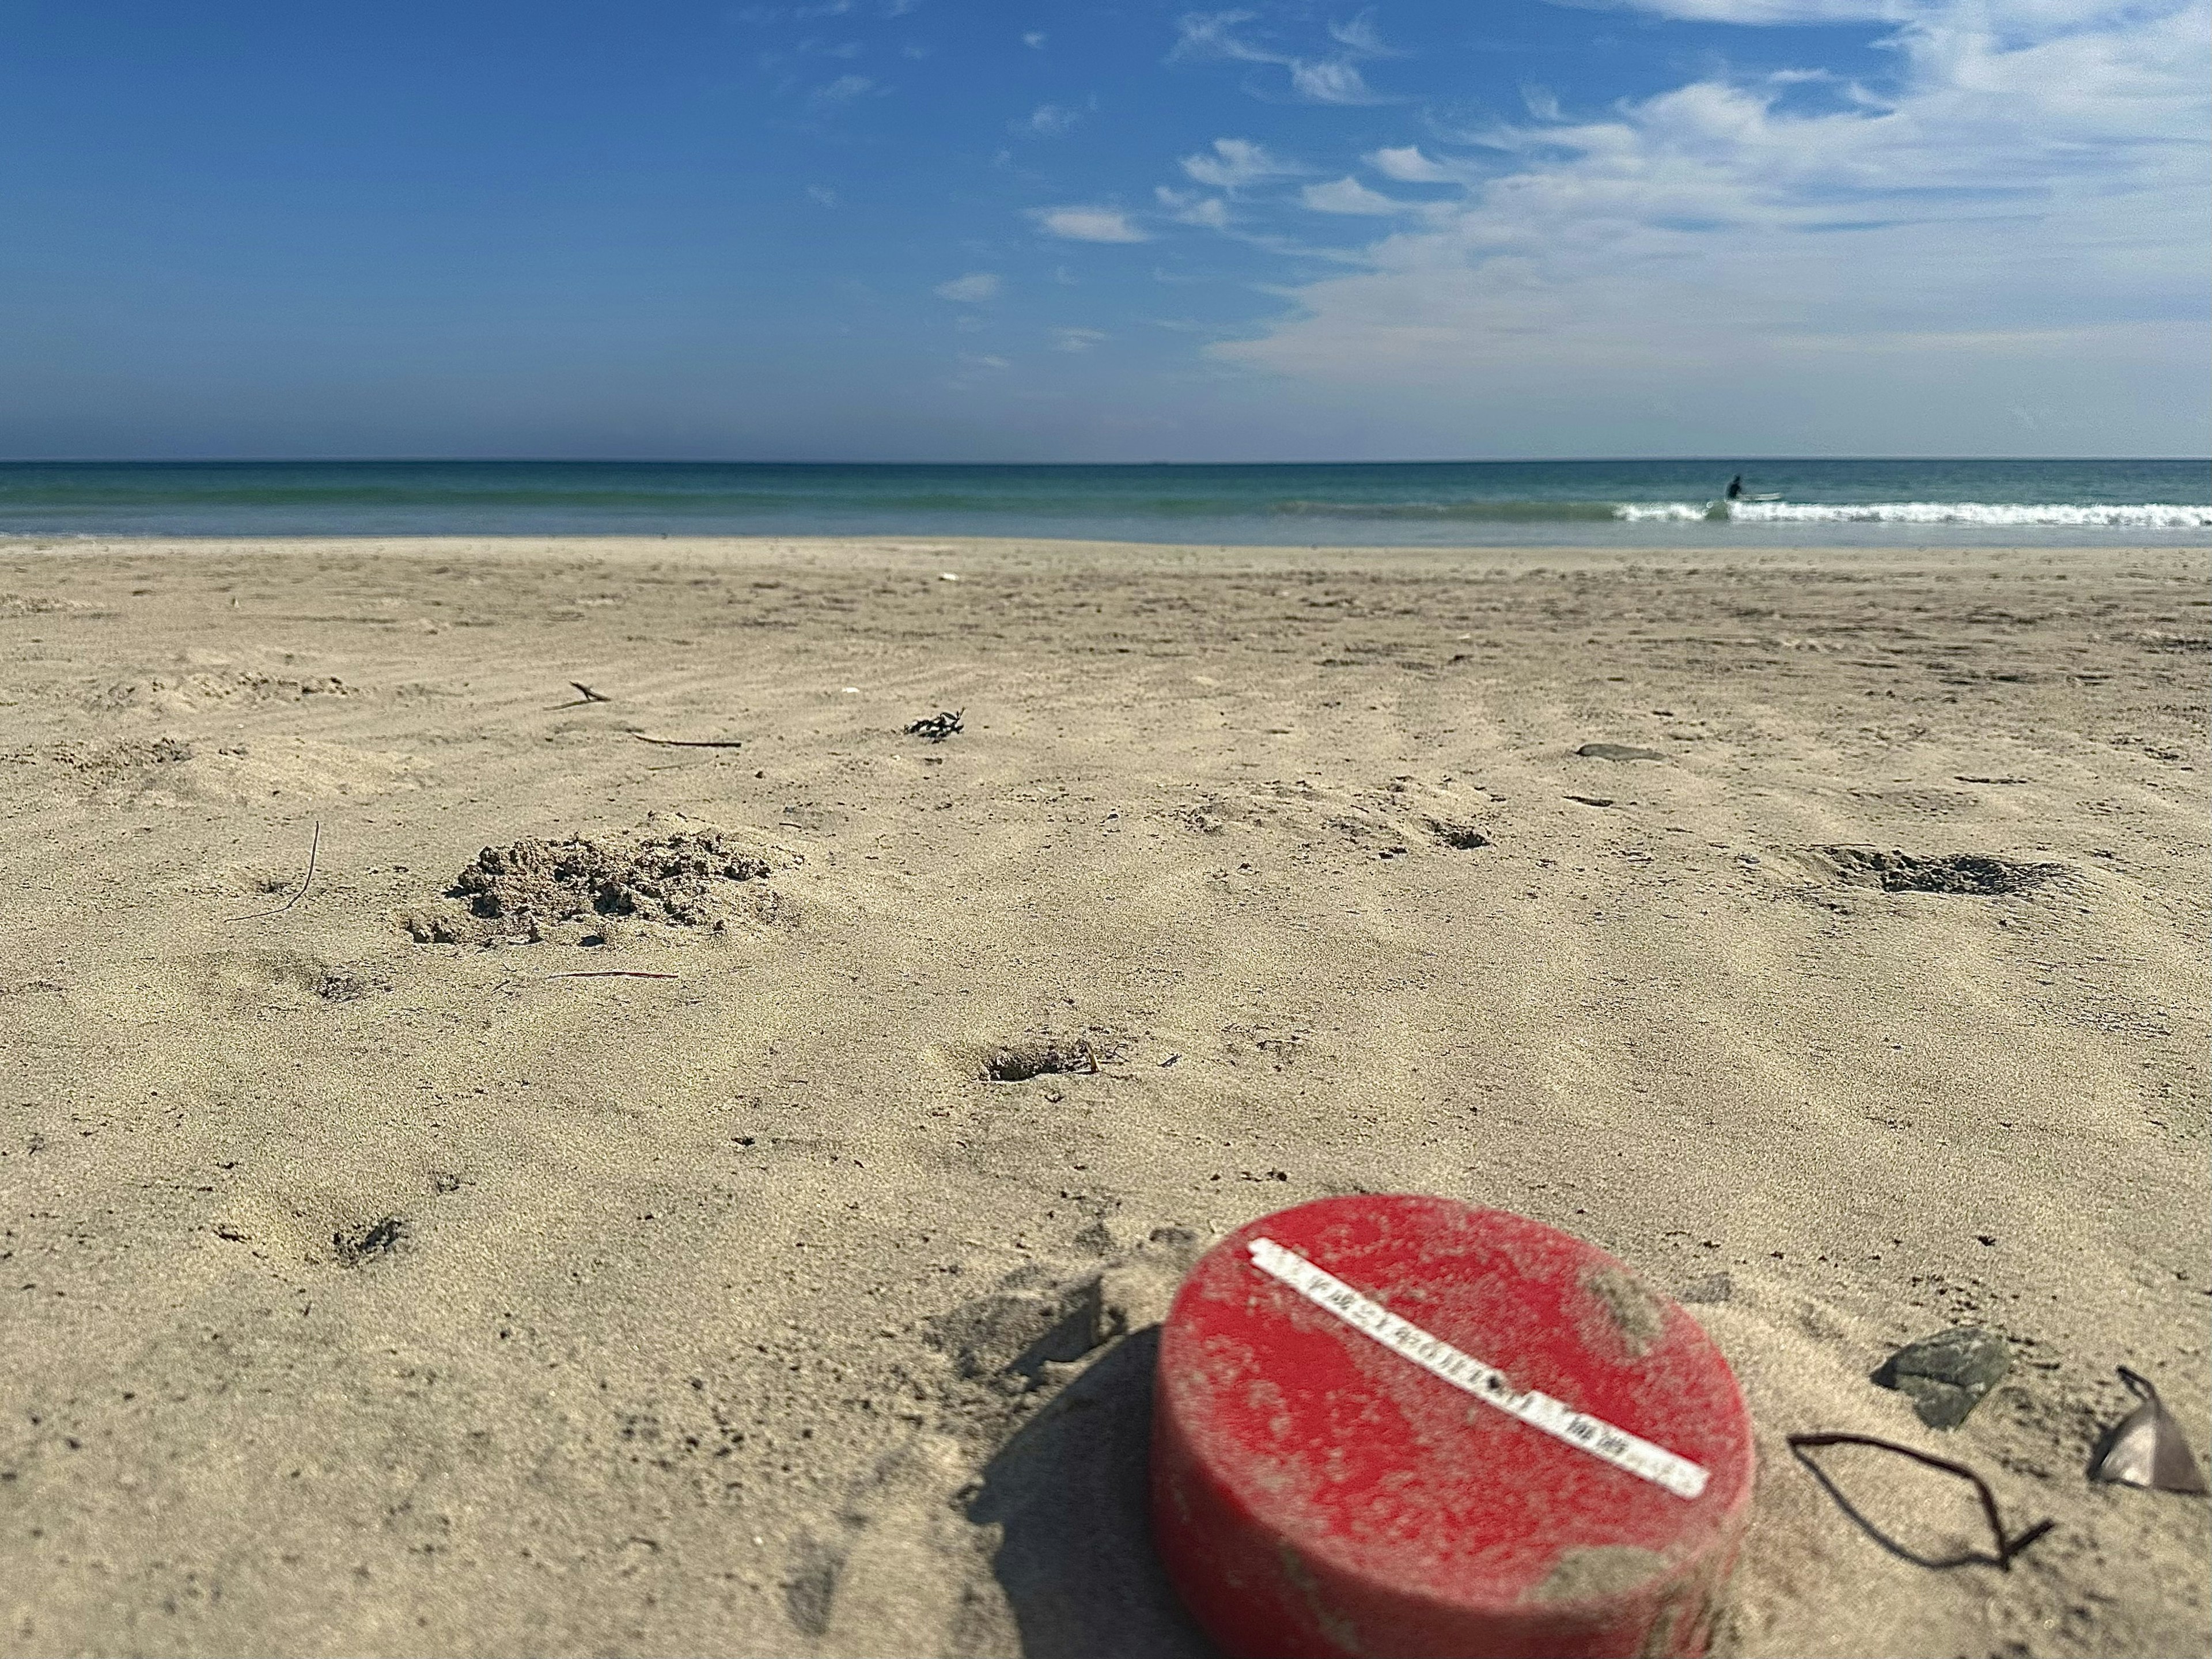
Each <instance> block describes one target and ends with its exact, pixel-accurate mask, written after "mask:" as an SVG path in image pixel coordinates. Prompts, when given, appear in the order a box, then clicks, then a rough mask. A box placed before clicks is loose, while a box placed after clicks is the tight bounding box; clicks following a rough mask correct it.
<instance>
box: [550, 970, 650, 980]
mask: <svg viewBox="0 0 2212 1659" xmlns="http://www.w3.org/2000/svg"><path fill="white" fill-rule="evenodd" d="M545 977H546V978H548V979H677V978H680V977H681V975H676V974H649V973H647V972H646V970H645V969H642V968H579V969H572V970H571V971H569V972H568V973H565V974H548V975H545Z"/></svg>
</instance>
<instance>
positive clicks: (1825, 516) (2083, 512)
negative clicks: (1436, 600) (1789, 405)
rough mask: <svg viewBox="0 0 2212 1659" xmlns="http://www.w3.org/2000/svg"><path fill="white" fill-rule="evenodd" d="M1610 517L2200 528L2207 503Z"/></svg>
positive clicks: (1697, 506) (1866, 506) (1690, 509)
mask: <svg viewBox="0 0 2212 1659" xmlns="http://www.w3.org/2000/svg"><path fill="white" fill-rule="evenodd" d="M1613 517H1615V518H1616V519H1621V520H1627V521H1629V522H1631V523H1674V524H1686V523H1690V522H1692V521H1693V520H1699V519H1721V518H1727V519H1729V520H1734V521H1735V522H1736V523H1739V524H1961V525H1996V526H2006V525H2019V526H2051V527H2055V528H2059V529H2066V528H2074V527H2080V528H2084V529H2087V528H2106V529H2118V530H2202V529H2205V528H2207V527H2208V526H2212V505H2206V506H2191V505H2185V504H2181V503H2176V502H2172V501H2141V502H2136V503H2132V504H2122V503H2118V502H2109V503H2080V502H2073V501H2051V502H2027V501H1844V502H1832V501H1730V502H1728V503H1726V504H1725V505H1724V506H1723V505H1722V504H1719V503H1715V502H1705V501H1648V502H1638V501H1624V502H1622V503H1621V504H1620V505H1619V506H1617V507H1614V508H1613Z"/></svg>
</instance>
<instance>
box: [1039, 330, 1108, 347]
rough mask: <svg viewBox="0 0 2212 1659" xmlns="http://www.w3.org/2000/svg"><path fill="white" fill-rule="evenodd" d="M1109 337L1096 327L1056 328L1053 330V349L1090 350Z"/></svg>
mask: <svg viewBox="0 0 2212 1659" xmlns="http://www.w3.org/2000/svg"><path fill="white" fill-rule="evenodd" d="M1108 338H1109V336H1107V335H1105V334H1103V333H1101V332H1100V331H1098V330H1097V329H1095V328H1056V329H1054V330H1053V348H1052V349H1054V351H1076V352H1081V351H1088V350H1090V349H1091V348H1092V347H1093V346H1096V345H1099V344H1101V343H1103V342H1104V341H1106V340H1107V339H1108Z"/></svg>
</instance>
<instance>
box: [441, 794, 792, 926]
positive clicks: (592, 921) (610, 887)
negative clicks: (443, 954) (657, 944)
mask: <svg viewBox="0 0 2212 1659" xmlns="http://www.w3.org/2000/svg"><path fill="white" fill-rule="evenodd" d="M798 861H799V860H796V859H794V858H793V856H792V855H790V854H784V855H783V856H782V857H781V859H779V858H778V857H777V856H776V855H775V849H771V848H767V847H764V846H763V845H761V844H758V843H757V842H754V841H751V840H750V839H748V838H747V837H744V836H740V835H738V834H736V833H734V832H732V831H729V830H726V829H718V828H716V827H714V826H713V825H711V824H704V823H695V822H694V821H692V820H690V819H688V818H685V817H683V816H682V815H681V814H659V813H656V814H654V815H653V817H650V818H648V819H647V822H646V823H645V825H644V826H643V827H642V828H641V829H634V830H623V831H617V832H616V833H613V834H610V835H599V836H569V837H568V839H567V840H565V841H547V840H544V839H543V838H540V837H535V836H532V837H527V838H526V839H524V840H521V841H517V842H511V843H509V844H508V845H507V846H505V847H487V848H484V849H483V851H482V852H481V853H479V854H477V856H476V857H475V858H473V859H471V860H469V862H468V863H467V864H466V865H465V866H462V868H461V872H460V873H459V875H458V876H456V877H455V878H453V886H452V887H451V888H450V889H448V890H447V895H446V896H447V898H448V899H453V900H459V901H460V903H459V904H458V905H450V904H449V905H446V906H440V907H434V908H429V909H426V910H418V911H415V912H410V913H409V914H407V915H404V916H403V917H402V918H401V923H402V926H404V927H405V928H406V930H407V931H408V933H410V935H412V936H413V938H414V939H416V942H417V943H418V944H441V945H454V944H480V943H489V942H491V941H493V940H497V939H526V940H528V941H530V942H531V943H533V944H536V943H540V942H543V941H545V940H548V939H566V940H568V942H572V943H574V942H580V941H582V940H586V939H605V937H607V935H606V933H605V928H606V926H607V924H608V923H609V922H610V921H613V920H615V919H620V920H622V921H629V922H632V923H636V924H641V925H642V926H645V927H662V928H686V927H703V928H717V927H723V926H725V925H726V923H727V921H728V920H729V916H730V908H729V902H728V890H729V889H730V888H732V887H733V886H736V885H738V884H743V883H746V882H754V881H761V880H764V879H765V878H767V877H768V876H769V875H770V874H772V873H773V872H775V870H776V869H778V868H779V867H789V866H791V865H792V864H793V863H796V862H798ZM576 924H584V926H582V927H579V926H577V925H576Z"/></svg>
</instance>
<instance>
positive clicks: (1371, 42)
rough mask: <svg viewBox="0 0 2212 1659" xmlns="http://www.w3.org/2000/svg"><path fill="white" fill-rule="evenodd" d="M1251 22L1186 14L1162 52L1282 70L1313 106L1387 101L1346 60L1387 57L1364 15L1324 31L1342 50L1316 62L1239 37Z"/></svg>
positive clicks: (1232, 14)
mask: <svg viewBox="0 0 2212 1659" xmlns="http://www.w3.org/2000/svg"><path fill="white" fill-rule="evenodd" d="M1257 17H1258V14H1257V13H1255V12H1249V11H1215V12H1197V11H1194V12H1187V13H1185V14H1184V15H1182V16H1181V17H1179V18H1177V19H1176V43H1175V46H1173V48H1172V49H1170V52H1168V61H1169V62H1170V64H1177V63H1206V62H1209V61H1212V62H1226V63H1232V64H1267V65H1270V66H1272V67H1273V68H1277V69H1281V70H1286V71H1288V73H1289V76H1290V82H1291V90H1292V91H1294V92H1295V93H1297V95H1298V96H1299V97H1301V98H1304V99H1306V100H1308V101H1310V102H1312V103H1316V104H1374V103H1382V102H1385V101H1387V100H1384V99H1383V98H1381V97H1379V96H1377V94H1375V93H1374V92H1373V91H1372V90H1370V88H1369V87H1368V85H1367V82H1366V81H1365V80H1364V78H1363V77H1362V76H1361V75H1360V72H1359V70H1358V65H1357V64H1354V63H1353V62H1352V59H1353V58H1358V57H1381V56H1385V55H1389V52H1388V48H1386V47H1384V46H1383V44H1382V41H1381V40H1380V38H1379V37H1378V36H1376V33H1375V31H1374V27H1373V25H1372V24H1371V23H1369V22H1368V21H1366V19H1365V18H1364V15H1363V16H1362V17H1358V18H1355V19H1353V20H1352V21H1351V22H1350V23H1346V24H1340V25H1337V26H1335V27H1332V28H1331V29H1330V31H1329V33H1331V35H1333V36H1334V38H1335V40H1336V41H1337V43H1338V44H1339V45H1340V46H1344V47H1346V49H1347V50H1346V51H1345V52H1341V53H1339V54H1337V55H1335V56H1333V57H1328V58H1302V57H1300V56H1298V55H1297V53H1295V52H1285V51H1282V50H1279V48H1276V47H1274V46H1266V45H1263V44H1261V43H1260V42H1258V41H1255V40H1252V39H1251V38H1250V37H1249V36H1248V35H1246V34H1244V33H1241V32H1240V31H1241V29H1242V26H1243V25H1244V24H1247V23H1250V22H1253V21H1256V19H1257Z"/></svg>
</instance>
